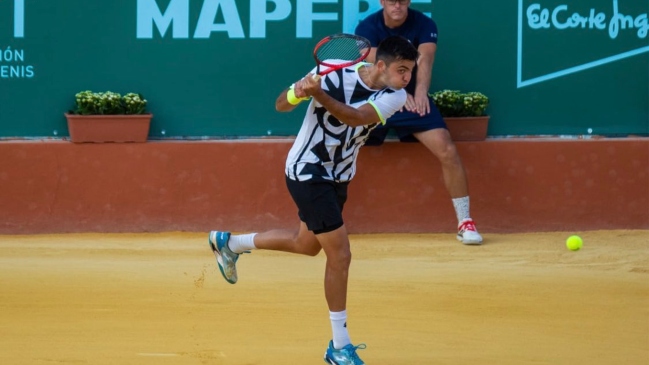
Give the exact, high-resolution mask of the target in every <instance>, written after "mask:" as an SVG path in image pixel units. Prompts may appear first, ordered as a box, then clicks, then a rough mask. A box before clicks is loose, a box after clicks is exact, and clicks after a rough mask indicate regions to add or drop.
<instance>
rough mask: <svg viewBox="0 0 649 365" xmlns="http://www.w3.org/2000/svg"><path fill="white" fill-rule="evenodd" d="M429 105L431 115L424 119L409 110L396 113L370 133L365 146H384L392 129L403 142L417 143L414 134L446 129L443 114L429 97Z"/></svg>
mask: <svg viewBox="0 0 649 365" xmlns="http://www.w3.org/2000/svg"><path fill="white" fill-rule="evenodd" d="M428 104H429V105H430V113H428V114H426V115H424V116H423V117H422V116H420V115H419V114H417V113H413V112H409V111H407V110H404V111H402V112H396V113H394V115H393V116H392V117H390V118H388V120H387V121H386V123H385V125H379V126H378V127H376V128H374V129H373V130H372V132H370V136H369V137H368V139H367V141H366V142H365V145H366V146H379V145H381V144H383V141H384V140H385V137H386V136H387V135H388V132H389V131H390V129H394V131H395V132H396V135H397V136H398V137H399V140H400V141H401V142H417V138H415V136H413V134H414V133H418V132H424V131H428V130H431V129H437V128H446V123H444V118H442V114H440V112H439V110H438V109H437V107H436V106H435V104H434V103H433V99H431V97H430V96H429V97H428Z"/></svg>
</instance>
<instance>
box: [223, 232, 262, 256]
mask: <svg viewBox="0 0 649 365" xmlns="http://www.w3.org/2000/svg"><path fill="white" fill-rule="evenodd" d="M256 235H257V233H249V234H239V235H236V236H235V235H232V236H230V241H228V247H230V250H231V251H232V252H234V253H242V252H243V251H250V250H254V249H256V248H257V247H255V236H256Z"/></svg>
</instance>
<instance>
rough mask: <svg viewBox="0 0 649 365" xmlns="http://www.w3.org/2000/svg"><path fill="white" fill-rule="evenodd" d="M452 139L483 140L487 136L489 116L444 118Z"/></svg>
mask: <svg viewBox="0 0 649 365" xmlns="http://www.w3.org/2000/svg"><path fill="white" fill-rule="evenodd" d="M444 122H445V123H446V127H447V128H448V131H449V132H450V133H451V139H452V140H453V141H484V140H485V139H486V138H487V127H488V125H489V116H484V117H459V118H444Z"/></svg>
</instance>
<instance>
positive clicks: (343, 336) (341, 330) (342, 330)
mask: <svg viewBox="0 0 649 365" xmlns="http://www.w3.org/2000/svg"><path fill="white" fill-rule="evenodd" d="M329 319H331V329H332V330H333V333H334V338H333V341H334V348H335V349H337V350H340V349H341V348H343V347H345V346H347V345H349V344H351V343H352V340H351V339H350V338H349V332H348V331H347V311H346V310H344V311H342V312H331V311H330V312H329Z"/></svg>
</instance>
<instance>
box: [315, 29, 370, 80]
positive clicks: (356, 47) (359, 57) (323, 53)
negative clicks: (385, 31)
mask: <svg viewBox="0 0 649 365" xmlns="http://www.w3.org/2000/svg"><path fill="white" fill-rule="evenodd" d="M371 47H372V45H371V44H370V41H368V40H367V39H365V38H363V37H361V36H357V35H354V34H347V33H340V34H334V35H330V36H327V37H325V38H323V39H322V40H321V41H320V42H318V44H316V45H315V49H314V50H313V58H315V62H316V65H317V68H316V73H317V75H314V76H313V78H314V79H316V80H319V79H320V76H324V75H326V74H328V73H330V72H333V71H336V70H340V69H342V68H345V67H349V66H351V65H354V64H357V63H359V62H361V61H363V60H364V59H365V58H367V55H369V54H370V48H371ZM321 66H324V67H326V69H324V70H321Z"/></svg>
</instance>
